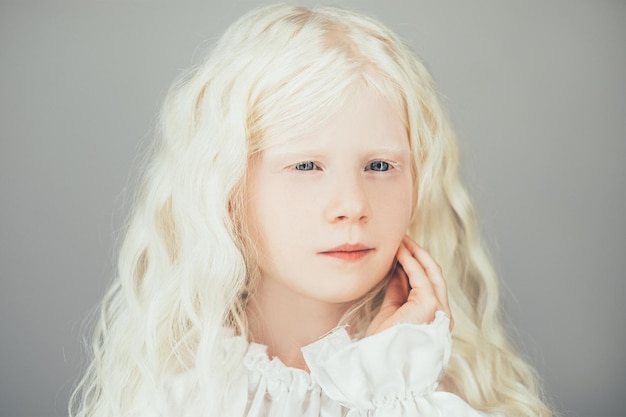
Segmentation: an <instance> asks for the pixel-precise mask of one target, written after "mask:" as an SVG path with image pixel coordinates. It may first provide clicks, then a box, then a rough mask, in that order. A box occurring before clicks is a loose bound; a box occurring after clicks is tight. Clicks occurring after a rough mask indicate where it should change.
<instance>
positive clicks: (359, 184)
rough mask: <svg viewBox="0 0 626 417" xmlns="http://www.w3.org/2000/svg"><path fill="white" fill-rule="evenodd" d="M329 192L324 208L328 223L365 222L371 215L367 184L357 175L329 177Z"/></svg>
mask: <svg viewBox="0 0 626 417" xmlns="http://www.w3.org/2000/svg"><path fill="white" fill-rule="evenodd" d="M329 181H330V182H331V186H330V188H331V192H330V197H329V200H328V204H327V206H326V210H325V217H326V220H327V221H328V222H330V223H341V222H346V223H367V222H368V221H369V219H370V218H371V216H372V213H371V206H370V200H369V198H370V197H369V195H368V190H367V186H366V184H365V182H364V179H363V178H360V176H359V175H352V176H348V177H341V178H333V179H330V178H329Z"/></svg>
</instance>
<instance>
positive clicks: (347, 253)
mask: <svg viewBox="0 0 626 417" xmlns="http://www.w3.org/2000/svg"><path fill="white" fill-rule="evenodd" d="M373 251H374V248H372V247H369V246H366V245H364V244H362V243H354V244H352V243H344V244H343V245H339V246H337V247H334V248H332V249H329V250H326V251H323V252H320V255H324V256H329V257H332V258H336V259H340V260H343V261H358V260H359V259H361V258H363V257H364V256H367V255H369V254H370V253H372V252H373Z"/></svg>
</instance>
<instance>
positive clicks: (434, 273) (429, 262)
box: [403, 236, 452, 322]
mask: <svg viewBox="0 0 626 417" xmlns="http://www.w3.org/2000/svg"><path fill="white" fill-rule="evenodd" d="M403 243H404V244H405V246H406V247H407V249H408V250H409V251H410V252H411V254H412V255H413V256H414V257H415V259H417V261H418V262H419V263H420V264H421V266H422V267H423V269H424V272H425V274H426V276H427V277H428V279H429V280H430V282H431V284H432V286H433V289H434V291H435V293H436V295H437V299H438V300H439V302H440V303H441V305H442V306H443V307H444V311H445V313H446V314H447V315H448V317H449V318H450V321H451V322H452V313H451V311H450V303H449V301H448V285H447V283H446V280H445V278H444V276H443V272H442V270H441V266H440V265H439V264H438V263H437V262H436V261H435V260H434V259H433V257H432V256H431V255H430V254H429V253H428V251H426V250H425V249H424V248H422V247H421V246H419V245H418V244H417V243H416V242H415V241H413V240H412V239H411V238H409V237H408V236H405V238H404V241H403Z"/></svg>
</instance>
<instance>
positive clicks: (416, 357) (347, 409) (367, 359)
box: [159, 311, 488, 417]
mask: <svg viewBox="0 0 626 417" xmlns="http://www.w3.org/2000/svg"><path fill="white" fill-rule="evenodd" d="M448 326H449V320H448V317H447V316H446V315H445V314H444V313H443V312H441V311H439V312H437V314H436V317H435V320H434V321H433V322H432V323H430V324H423V325H415V324H397V325H395V326H393V327H391V328H389V329H386V330H384V331H382V332H380V333H378V334H376V335H374V336H368V337H366V338H363V339H361V340H358V341H352V340H350V337H349V335H348V333H347V331H346V330H345V328H342V327H340V328H337V329H335V330H334V331H333V332H331V333H330V334H328V335H327V336H325V337H323V338H322V339H320V340H319V341H317V342H315V343H313V344H311V345H308V346H305V347H304V348H302V353H303V355H304V359H305V361H306V363H307V365H308V367H309V369H310V371H311V373H310V374H309V373H307V372H306V371H304V370H302V369H297V368H290V367H287V366H286V365H285V364H283V363H282V362H281V361H280V359H278V358H273V359H270V358H269V357H268V355H267V347H266V346H264V345H261V344H257V343H250V344H248V343H247V342H246V341H245V339H244V338H242V337H234V338H233V339H234V340H231V341H229V342H228V344H229V348H232V349H233V350H239V349H238V348H237V347H236V346H235V345H239V344H245V345H246V346H239V347H240V348H242V349H244V350H246V353H245V356H244V361H243V363H242V364H241V367H240V369H239V375H237V376H236V378H234V381H235V384H234V385H233V386H232V389H231V390H230V391H232V392H231V393H230V394H231V395H229V401H228V403H229V407H230V409H229V410H228V412H227V413H225V416H227V417H244V416H245V417H339V416H348V417H357V416H363V417H365V416H369V417H383V416H384V417H408V416H415V417H417V416H420V417H435V416H436V417H444V416H445V417H451V416H455V417H458V416H467V417H487V416H488V415H487V414H485V413H482V412H479V411H477V410H474V409H473V408H472V407H470V406H469V405H468V404H467V403H466V402H465V401H463V400H462V399H461V398H460V397H458V396H456V395H454V394H451V393H448V392H440V391H435V389H436V388H437V386H438V384H439V380H440V378H441V377H442V375H443V372H444V369H445V367H446V365H447V363H448V359H449V357H450V351H451V347H452V340H451V337H450V332H449V331H448ZM175 385H177V386H176V387H175V389H174V390H173V391H174V392H171V393H172V394H174V395H175V396H178V395H176V393H178V394H179V395H181V396H183V397H184V396H185V395H184V393H185V391H186V388H189V386H187V387H185V383H184V380H179V381H178V383H177V384H175ZM179 399H182V398H181V397H179ZM170 400H171V399H170ZM168 402H169V401H168ZM176 402H177V401H174V403H176ZM172 405H174V404H172V403H171V402H170V404H169V406H170V407H168V408H170V411H172V412H173V413H174V414H172V416H173V415H177V416H181V415H185V416H187V415H193V414H195V413H189V412H190V411H192V410H190V409H189V408H187V407H185V405H184V400H183V401H182V403H181V402H178V406H175V407H174V409H172V408H171V407H172ZM159 414H160V413H159Z"/></svg>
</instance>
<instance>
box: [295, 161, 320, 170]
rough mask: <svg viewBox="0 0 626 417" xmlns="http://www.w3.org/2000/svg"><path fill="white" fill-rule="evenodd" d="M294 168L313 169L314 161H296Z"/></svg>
mask: <svg viewBox="0 0 626 417" xmlns="http://www.w3.org/2000/svg"><path fill="white" fill-rule="evenodd" d="M294 168H295V169H296V170H298V171H313V170H314V169H315V163H313V162H311V161H305V162H298V163H297V164H295V165H294Z"/></svg>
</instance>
